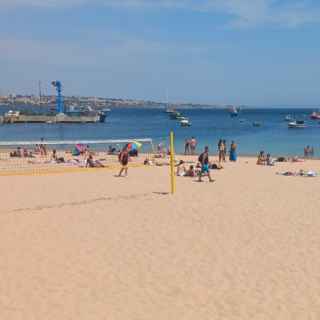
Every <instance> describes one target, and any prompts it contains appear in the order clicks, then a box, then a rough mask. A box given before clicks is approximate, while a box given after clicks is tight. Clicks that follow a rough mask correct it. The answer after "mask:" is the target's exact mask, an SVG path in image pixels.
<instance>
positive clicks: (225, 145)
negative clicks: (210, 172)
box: [222, 140, 228, 162]
mask: <svg viewBox="0 0 320 320" xmlns="http://www.w3.org/2000/svg"><path fill="white" fill-rule="evenodd" d="M222 143H223V146H224V150H223V154H222V159H223V162H226V156H227V150H228V148H227V141H226V140H222Z"/></svg>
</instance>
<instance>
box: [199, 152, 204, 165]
mask: <svg viewBox="0 0 320 320" xmlns="http://www.w3.org/2000/svg"><path fill="white" fill-rule="evenodd" d="M198 161H199V162H200V163H202V161H203V153H201V154H200V156H199V158H198Z"/></svg>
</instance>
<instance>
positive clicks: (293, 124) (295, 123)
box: [288, 120, 306, 129]
mask: <svg viewBox="0 0 320 320" xmlns="http://www.w3.org/2000/svg"><path fill="white" fill-rule="evenodd" d="M305 127H306V125H305V123H304V121H303V120H295V121H291V122H289V123H288V128H289V129H296V128H297V129H302V128H305Z"/></svg>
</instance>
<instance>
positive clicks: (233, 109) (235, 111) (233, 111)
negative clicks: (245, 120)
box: [229, 106, 239, 118]
mask: <svg viewBox="0 0 320 320" xmlns="http://www.w3.org/2000/svg"><path fill="white" fill-rule="evenodd" d="M229 113H230V117H232V118H234V117H237V116H238V114H239V111H238V109H237V108H236V107H233V106H231V107H230V108H229Z"/></svg>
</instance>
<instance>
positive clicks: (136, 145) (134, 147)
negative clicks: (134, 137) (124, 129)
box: [131, 141, 142, 150]
mask: <svg viewBox="0 0 320 320" xmlns="http://www.w3.org/2000/svg"><path fill="white" fill-rule="evenodd" d="M141 147H142V143H140V142H139V141H133V142H132V143H131V149H132V150H139V149H141Z"/></svg>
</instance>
